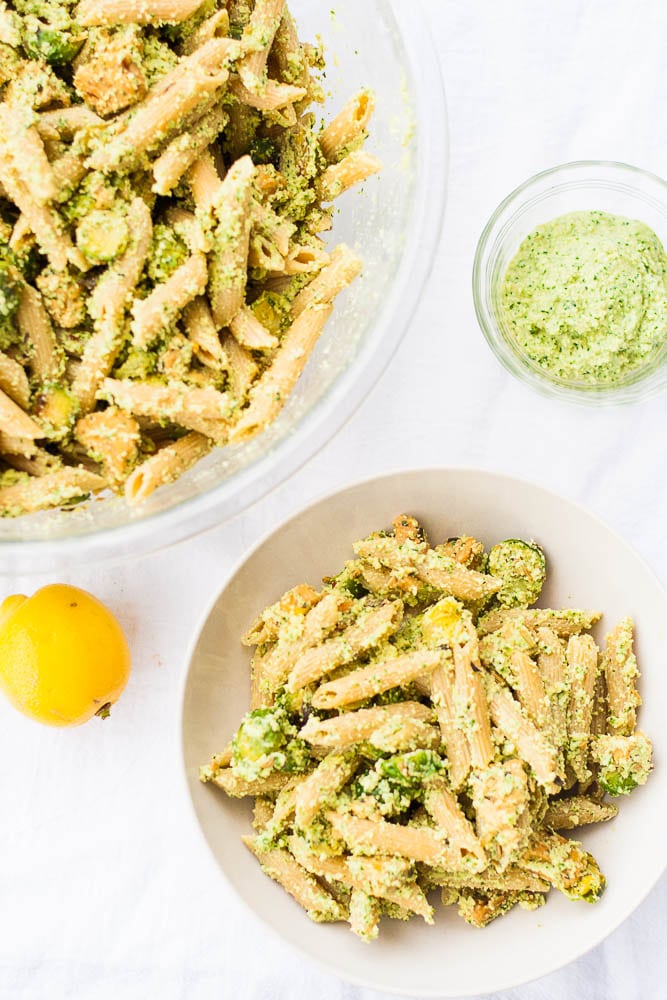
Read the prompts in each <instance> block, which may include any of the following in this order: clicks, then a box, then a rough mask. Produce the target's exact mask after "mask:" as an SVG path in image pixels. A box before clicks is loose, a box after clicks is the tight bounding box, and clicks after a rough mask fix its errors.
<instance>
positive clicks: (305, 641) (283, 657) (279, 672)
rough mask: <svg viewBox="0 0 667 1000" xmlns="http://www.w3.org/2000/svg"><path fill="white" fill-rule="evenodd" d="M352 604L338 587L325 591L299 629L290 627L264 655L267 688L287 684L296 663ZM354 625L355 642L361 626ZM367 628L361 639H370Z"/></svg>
mask: <svg viewBox="0 0 667 1000" xmlns="http://www.w3.org/2000/svg"><path fill="white" fill-rule="evenodd" d="M350 604H351V601H350V600H349V598H346V597H345V595H343V594H341V593H339V592H337V591H332V592H331V593H329V594H325V595H324V597H323V598H322V599H321V600H319V601H318V602H317V604H315V605H314V606H313V607H312V608H310V610H309V611H307V612H306V614H305V615H304V616H303V628H302V630H301V631H300V632H299V633H297V634H294V632H293V630H292V629H291V628H290V629H289V630H288V633H287V635H285V636H279V637H278V641H277V642H276V644H275V646H274V647H273V648H272V649H271V651H270V652H268V653H267V654H266V657H265V664H264V687H265V689H266V690H267V691H270V692H274V691H276V690H277V689H278V688H280V687H282V686H283V685H284V684H285V682H286V680H287V678H288V676H289V674H290V671H291V670H292V669H293V668H294V666H295V664H296V663H297V662H298V661H299V660H300V658H301V657H303V656H304V655H305V654H306V652H307V650H309V649H311V648H312V647H313V646H317V645H318V644H319V643H321V642H323V641H324V640H325V638H326V636H327V635H328V634H329V633H330V632H331V631H332V630H333V628H334V627H335V626H336V625H337V624H338V622H339V621H340V618H341V613H342V610H343V608H347V607H348V606H349V605H350ZM352 629H353V631H352V634H351V638H352V642H353V643H355V641H356V642H358V638H357V636H358V634H359V632H358V628H357V630H356V631H355V626H353V627H352ZM348 631H349V630H348ZM364 632H365V633H366V634H365V636H364V638H363V639H362V641H367V637H368V631H367V629H366V628H365V627H364Z"/></svg>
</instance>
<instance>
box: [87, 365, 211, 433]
mask: <svg viewBox="0 0 667 1000" xmlns="http://www.w3.org/2000/svg"><path fill="white" fill-rule="evenodd" d="M100 395H101V396H103V397H104V398H106V399H108V400H109V401H110V402H114V403H115V404H116V405H117V406H120V407H121V409H123V410H129V411H130V413H134V415H135V416H138V417H157V418H158V419H161V420H164V419H166V420H172V421H173V422H174V423H177V424H181V425H182V426H183V427H189V428H190V429H191V430H194V431H196V430H199V431H200V433H202V434H204V435H205V436H207V437H211V436H212V434H211V433H209V432H213V431H214V429H215V428H216V425H219V426H218V430H217V434H215V435H214V436H221V434H222V431H223V429H224V427H225V426H226V425H227V424H228V422H229V417H230V414H231V400H230V397H229V396H228V395H227V394H226V393H222V392H218V391H217V390H215V389H213V388H202V389H193V388H192V387H191V386H189V385H187V384H186V383H183V382H178V381H176V380H171V381H170V382H168V383H166V384H162V383H159V382H135V381H133V380H132V379H112V378H107V379H105V380H104V382H103V383H102V386H101V388H100Z"/></svg>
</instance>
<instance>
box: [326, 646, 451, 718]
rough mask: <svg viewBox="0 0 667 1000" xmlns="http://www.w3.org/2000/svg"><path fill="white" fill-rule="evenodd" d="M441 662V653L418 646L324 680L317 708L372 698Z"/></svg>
mask: <svg viewBox="0 0 667 1000" xmlns="http://www.w3.org/2000/svg"><path fill="white" fill-rule="evenodd" d="M439 662H440V654H439V653H436V652H432V651H430V650H416V651H415V652H413V653H404V654H403V655H402V656H397V657H395V658H392V659H390V660H386V661H385V662H384V663H372V664H370V665H369V666H368V667H360V668H359V669H358V670H353V671H352V673H349V674H347V675H346V676H345V677H339V678H338V679H337V680H335V681H329V682H328V683H327V684H322V685H321V686H320V687H319V688H318V689H317V691H316V692H315V694H314V695H313V705H314V706H315V708H323V709H332V708H340V707H341V706H343V705H350V704H354V703H355V702H358V701H363V699H364V698H372V697H374V696H375V695H378V694H382V693H383V692H384V691H389V690H391V688H394V687H402V686H403V685H405V684H409V683H410V681H411V680H413V678H415V677H418V676H419V675H420V674H424V673H426V672H428V671H430V670H433V669H434V668H435V667H436V666H437V665H438V663H439Z"/></svg>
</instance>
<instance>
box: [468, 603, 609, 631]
mask: <svg viewBox="0 0 667 1000" xmlns="http://www.w3.org/2000/svg"><path fill="white" fill-rule="evenodd" d="M601 617H602V614H601V613H600V612H599V611H581V610H579V609H578V608H562V609H559V610H556V609H554V608H526V609H524V608H499V609H497V610H494V611H489V612H488V614H485V615H482V617H481V618H480V619H479V621H478V622H477V632H478V634H479V636H480V638H481V637H482V636H484V635H488V634H489V633H490V632H495V631H497V630H498V629H500V628H502V627H503V625H505V623H506V622H520V623H521V624H523V625H525V626H526V628H529V629H537V628H550V629H552V630H553V631H554V632H555V633H556V635H558V636H561V637H563V638H568V637H569V636H571V635H578V634H579V632H587V631H588V629H590V628H592V627H593V625H595V623H596V622H597V621H599V620H600V618H601Z"/></svg>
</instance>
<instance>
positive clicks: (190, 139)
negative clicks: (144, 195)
mask: <svg viewBox="0 0 667 1000" xmlns="http://www.w3.org/2000/svg"><path fill="white" fill-rule="evenodd" d="M227 118H228V115H227V112H226V111H225V110H224V109H223V108H221V107H214V108H212V109H211V110H210V111H209V112H208V113H207V114H205V115H202V117H201V118H200V119H199V120H198V121H197V122H196V123H195V125H193V127H192V128H191V129H190V130H188V131H187V132H182V133H181V134H180V135H178V136H176V138H175V139H172V141H171V142H170V143H169V144H168V145H167V146H166V147H165V149H164V151H163V152H162V153H161V154H160V155H159V156H158V157H157V159H156V160H154V161H153V165H152V171H153V177H154V183H153V191H155V192H156V194H161V195H168V194H169V193H170V192H171V191H172V190H173V189H174V188H175V187H176V185H177V184H178V182H179V181H180V179H181V177H183V175H184V174H185V173H186V172H187V171H188V170H189V169H190V167H191V166H192V164H193V163H195V162H196V160H198V159H199V157H200V156H201V155H202V153H204V152H205V151H206V149H207V148H208V146H209V145H210V143H211V142H212V141H213V140H214V139H215V137H216V136H217V134H218V133H219V132H222V130H223V128H224V127H225V124H226V122H227Z"/></svg>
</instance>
